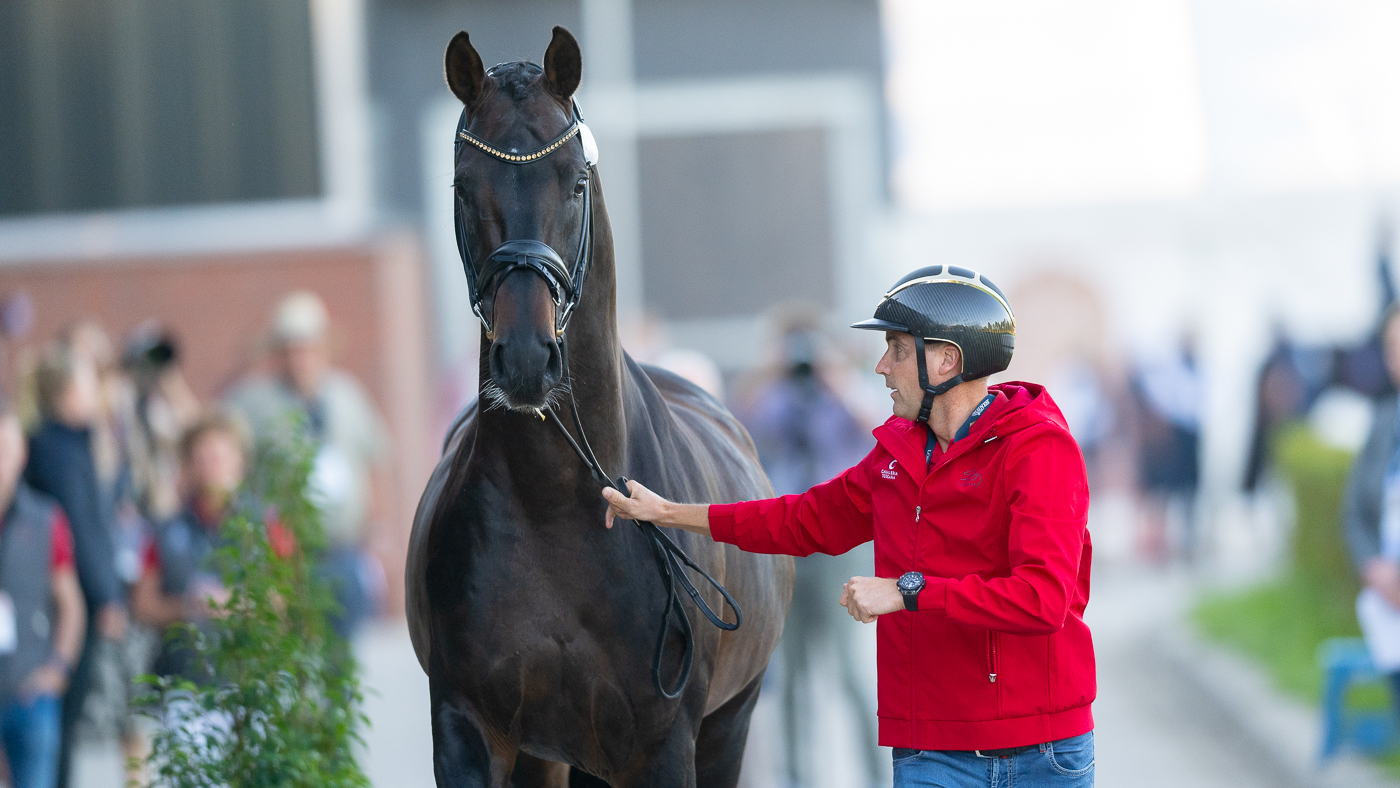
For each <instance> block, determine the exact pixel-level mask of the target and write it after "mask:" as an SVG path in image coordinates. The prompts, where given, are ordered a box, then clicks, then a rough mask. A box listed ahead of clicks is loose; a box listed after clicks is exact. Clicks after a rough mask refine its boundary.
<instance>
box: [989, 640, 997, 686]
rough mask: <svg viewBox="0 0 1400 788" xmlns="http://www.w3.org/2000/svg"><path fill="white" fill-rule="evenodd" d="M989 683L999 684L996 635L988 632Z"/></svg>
mask: <svg viewBox="0 0 1400 788" xmlns="http://www.w3.org/2000/svg"><path fill="white" fill-rule="evenodd" d="M987 681H989V682H991V683H992V684H995V683H997V642H996V633H995V632H993V631H992V630H990V629H989V630H987Z"/></svg>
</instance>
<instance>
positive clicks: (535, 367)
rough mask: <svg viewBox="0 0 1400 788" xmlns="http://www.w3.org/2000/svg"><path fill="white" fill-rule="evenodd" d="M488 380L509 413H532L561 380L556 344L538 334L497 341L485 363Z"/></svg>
mask: <svg viewBox="0 0 1400 788" xmlns="http://www.w3.org/2000/svg"><path fill="white" fill-rule="evenodd" d="M488 364H489V368H490V371H491V380H492V381H493V382H494V383H495V384H496V386H497V387H498V389H499V390H500V394H501V395H503V396H504V400H505V401H504V402H503V403H502V404H504V405H506V406H507V407H509V408H511V409H512V410H521V411H533V410H535V409H536V408H542V407H544V405H545V404H546V403H547V402H548V401H549V395H550V392H552V391H554V389H555V388H556V387H558V385H559V384H560V382H561V381H563V379H564V364H563V361H562V359H561V356H560V353H559V343H558V342H556V341H555V340H554V338H553V337H548V336H541V335H538V334H534V335H526V336H507V337H498V338H497V339H496V340H495V341H494V342H492V343H491V352H490V357H489V360H488Z"/></svg>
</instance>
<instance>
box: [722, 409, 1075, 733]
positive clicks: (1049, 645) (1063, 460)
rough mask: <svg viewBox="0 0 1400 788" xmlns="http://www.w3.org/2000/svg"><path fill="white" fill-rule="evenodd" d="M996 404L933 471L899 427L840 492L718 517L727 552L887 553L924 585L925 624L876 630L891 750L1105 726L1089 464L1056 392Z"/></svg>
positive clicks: (737, 508)
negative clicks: (866, 545)
mask: <svg viewBox="0 0 1400 788" xmlns="http://www.w3.org/2000/svg"><path fill="white" fill-rule="evenodd" d="M990 391H991V392H993V393H995V394H996V399H995V401H994V402H993V403H992V405H991V406H990V407H989V408H988V409H987V410H986V412H985V413H984V414H983V415H982V417H981V418H979V419H978V420H977V421H976V422H975V423H974V424H973V426H972V430H971V432H970V433H969V434H968V436H967V437H965V438H963V439H961V440H958V441H955V442H954V443H952V444H951V445H950V446H949V447H948V450H947V452H946V453H942V454H941V455H940V453H939V452H938V451H937V449H935V451H934V457H933V462H932V464H931V465H929V464H926V462H925V454H924V451H925V441H926V436H927V432H926V431H925V429H924V428H923V427H921V426H918V425H916V424H914V423H913V422H911V421H907V420H905V419H901V418H899V417H891V418H890V420H889V421H887V422H885V423H884V424H883V425H882V426H880V427H879V428H878V429H876V430H875V439H876V441H877V443H876V446H875V448H874V449H873V450H872V451H871V452H870V454H869V455H867V456H866V458H865V459H864V460H862V461H861V462H860V464H859V465H856V466H855V467H853V468H851V469H850V470H848V471H846V472H845V473H843V474H841V475H840V476H837V477H836V478H835V479H832V480H831V481H829V482H825V483H823V484H819V485H817V486H816V487H813V488H812V489H810V490H808V491H807V492H805V493H802V494H801V495H785V496H782V497H780V498H771V499H768V500H763V501H747V502H744V503H733V504H716V505H713V506H711V507H710V510H709V514H710V529H711V532H712V533H713V535H714V538H715V539H717V540H719V541H722V542H729V543H731V544H734V545H737V546H739V547H740V548H742V549H744V550H748V551H751V552H756V553H787V554H791V555H810V554H812V553H816V552H822V553H830V554H833V555H834V554H839V553H844V552H846V551H847V550H850V549H851V548H853V547H855V546H856V545H858V544H861V543H862V542H865V541H867V540H870V539H874V540H875V574H876V575H878V576H879V577H890V578H896V577H899V576H900V575H901V574H903V573H905V572H908V571H911V570H912V571H917V572H922V573H923V574H924V576H925V578H926V582H927V585H925V587H924V590H923V591H922V592H921V593H920V594H919V609H918V611H917V612H908V611H905V610H900V611H897V612H894V613H889V614H887V615H883V616H880V618H879V619H878V623H877V627H878V630H877V634H878V643H879V651H878V654H879V656H878V665H879V687H880V691H879V716H880V744H881V745H883V746H887V747H909V748H913V749H919V750H988V749H997V748H1002V747H1019V746H1023V745H1029V744H1039V743H1041V742H1046V741H1053V740H1055V739H1062V738H1066V737H1070V736H1078V735H1080V734H1083V733H1087V732H1088V731H1090V730H1092V729H1093V727H1094V720H1093V715H1092V713H1091V711H1090V703H1091V702H1092V701H1093V700H1094V695H1095V680H1094V646H1093V641H1092V640H1091V639H1090V636H1089V628H1088V627H1087V626H1086V625H1085V624H1084V606H1085V605H1086V604H1087V603H1088V601H1089V561H1090V553H1091V548H1090V545H1089V532H1088V529H1087V527H1086V523H1087V519H1088V510H1089V488H1088V482H1087V479H1086V478H1085V472H1084V459H1083V457H1082V456H1081V455H1080V453H1079V446H1078V444H1076V443H1075V442H1074V438H1073V437H1071V436H1070V433H1069V428H1068V427H1067V426H1066V425H1065V419H1064V416H1062V415H1061V414H1060V410H1059V408H1058V407H1056V405H1055V403H1054V401H1052V400H1051V399H1050V395H1049V394H1047V393H1046V391H1045V389H1044V388H1043V387H1041V386H1038V385H1035V384H1032V383H1004V384H1001V385H996V386H992V387H990ZM833 593H834V592H833Z"/></svg>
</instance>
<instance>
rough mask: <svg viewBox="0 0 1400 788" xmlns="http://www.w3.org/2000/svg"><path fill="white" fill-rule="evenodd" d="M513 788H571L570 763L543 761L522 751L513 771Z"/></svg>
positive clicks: (511, 780)
mask: <svg viewBox="0 0 1400 788" xmlns="http://www.w3.org/2000/svg"><path fill="white" fill-rule="evenodd" d="M510 784H511V788H569V764H567V763H555V762H553V761H542V760H540V759H539V758H536V757H534V756H533V755H526V754H525V753H523V752H522V753H520V754H519V755H518V756H516V758H515V769H514V770H513V771H512V772H511V777H510Z"/></svg>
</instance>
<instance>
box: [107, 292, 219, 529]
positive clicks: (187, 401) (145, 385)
mask: <svg viewBox="0 0 1400 788" xmlns="http://www.w3.org/2000/svg"><path fill="white" fill-rule="evenodd" d="M180 362H181V359H180V345H179V342H178V341H177V340H176V338H175V336H174V335H173V334H172V333H170V332H169V331H167V330H166V329H164V328H162V327H161V325H160V324H159V323H157V322H156V321H153V320H148V321H146V322H144V323H142V324H141V325H139V326H137V327H136V329H135V330H134V331H132V332H131V333H130V335H128V337H127V340H126V347H125V349H124V350H123V351H122V359H121V363H122V368H123V369H124V370H126V373H127V375H128V376H129V377H130V380H131V390H132V394H133V396H132V400H133V401H132V402H131V405H130V409H129V410H128V411H125V412H124V417H125V419H126V424H125V427H124V429H125V431H126V433H127V435H128V446H129V452H130V458H129V461H130V463H131V479H132V487H133V491H134V495H135V498H136V502H137V505H138V507H139V508H140V510H141V512H142V514H144V515H145V516H146V518H147V519H149V520H151V521H152V522H158V521H162V520H165V519H167V518H169V517H171V516H173V515H174V514H175V512H176V511H177V510H178V509H179V507H180V490H179V476H180V449H179V445H180V436H181V435H182V434H184V431H185V429H186V428H188V427H189V426H190V425H191V424H193V423H194V420H195V419H196V418H198V417H199V415H200V403H199V398H198V397H197V396H196V395H195V393H194V391H193V390H192V389H191V388H190V384H189V383H188V382H187V381H186V380H185V376H184V372H183V369H182V367H181V363H180Z"/></svg>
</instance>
